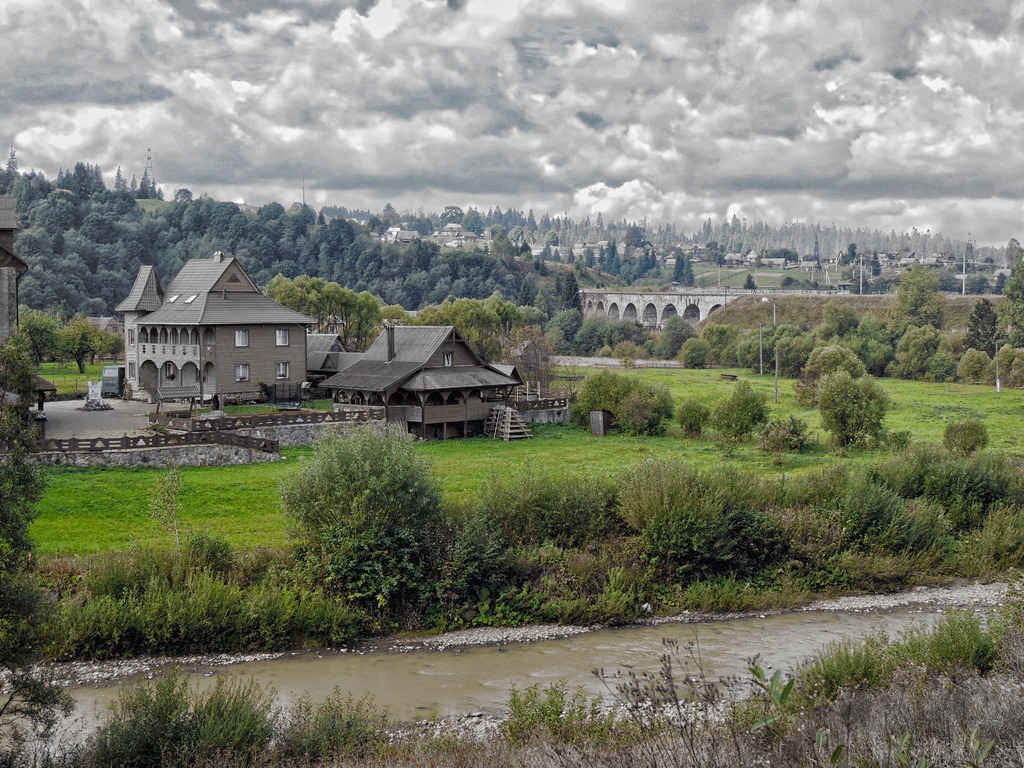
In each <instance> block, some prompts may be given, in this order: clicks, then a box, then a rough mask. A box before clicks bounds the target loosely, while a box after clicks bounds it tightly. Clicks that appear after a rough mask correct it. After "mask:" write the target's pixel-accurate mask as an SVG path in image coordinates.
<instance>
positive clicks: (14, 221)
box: [0, 195, 28, 344]
mask: <svg viewBox="0 0 1024 768" xmlns="http://www.w3.org/2000/svg"><path fill="white" fill-rule="evenodd" d="M17 234H18V214H17V213H16V211H15V209H14V198H13V197H11V196H10V195H0V344H3V343H4V342H5V341H7V339H8V337H9V336H10V335H11V334H12V333H14V329H15V328H16V327H17V326H18V280H20V279H21V276H22V275H23V274H25V272H26V271H28V265H27V264H26V263H25V262H24V261H22V260H21V259H19V258H18V257H17V256H16V255H15V254H14V238H15V236H16V235H17Z"/></svg>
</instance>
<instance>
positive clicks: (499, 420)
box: [484, 405, 530, 443]
mask: <svg viewBox="0 0 1024 768" xmlns="http://www.w3.org/2000/svg"><path fill="white" fill-rule="evenodd" d="M484 434H485V435H487V436H488V437H500V438H501V439H502V440H504V441H505V442H506V443H507V442H508V441H509V440H522V439H523V438H529V437H530V432H529V430H528V429H527V428H526V425H525V424H523V420H522V419H521V418H519V412H518V411H517V410H516V409H515V408H509V407H508V406H504V405H496V406H494V407H493V408H491V413H490V415H489V416H488V417H487V422H486V423H485V424H484Z"/></svg>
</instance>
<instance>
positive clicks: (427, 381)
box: [321, 325, 522, 392]
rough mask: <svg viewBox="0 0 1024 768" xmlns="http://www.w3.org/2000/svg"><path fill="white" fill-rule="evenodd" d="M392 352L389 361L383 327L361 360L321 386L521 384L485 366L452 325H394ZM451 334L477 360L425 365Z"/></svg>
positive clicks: (386, 388) (427, 387) (421, 388)
mask: <svg viewBox="0 0 1024 768" xmlns="http://www.w3.org/2000/svg"><path fill="white" fill-rule="evenodd" d="M394 333H395V355H394V357H393V358H392V359H391V361H390V362H389V361H388V359H387V358H388V340H387V335H388V334H387V331H386V330H385V332H384V333H382V334H381V335H380V336H378V337H377V340H376V341H375V342H373V344H372V345H371V346H370V348H369V349H368V350H366V352H365V353H363V356H362V358H361V359H359V360H357V361H356V362H354V363H353V364H352V365H350V366H349V367H348V368H346V369H344V370H343V371H340V372H339V373H336V374H335V375H333V376H331V377H330V378H329V379H327V380H326V381H325V382H324V383H323V384H322V385H321V386H324V387H327V388H330V389H347V390H352V391H362V392H387V391H394V390H396V389H404V390H411V391H414V392H421V391H428V390H434V389H463V388H475V387H502V386H512V385H515V384H520V383H522V382H521V381H519V380H517V379H516V378H513V377H512V376H507V375H505V374H504V373H501V372H499V371H497V370H495V369H494V368H493V367H492V366H489V365H487V364H486V363H484V362H483V360H481V359H480V358H479V356H478V355H477V354H476V353H475V352H473V350H472V347H470V346H469V344H468V343H466V341H465V340H464V339H463V338H462V337H461V335H459V333H458V331H456V330H455V326H452V325H399V326H395V328H394ZM452 334H454V335H455V338H456V340H457V341H460V342H462V343H463V344H464V345H465V347H466V349H467V350H469V352H470V354H471V356H472V357H473V358H474V360H475V361H476V364H475V365H457V366H453V367H445V368H427V363H429V362H430V358H431V356H432V355H433V354H434V352H436V351H437V348H438V347H440V346H441V344H443V343H444V341H445V340H446V339H447V338H448V337H449V336H450V335H452Z"/></svg>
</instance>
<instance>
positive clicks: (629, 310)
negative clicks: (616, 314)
mask: <svg viewBox="0 0 1024 768" xmlns="http://www.w3.org/2000/svg"><path fill="white" fill-rule="evenodd" d="M622 319H623V320H625V321H626V322H627V323H635V322H636V304H634V303H633V302H632V301H631V302H629V304H627V305H626V308H625V309H623V310H622Z"/></svg>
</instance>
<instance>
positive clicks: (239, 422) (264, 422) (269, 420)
mask: <svg viewBox="0 0 1024 768" xmlns="http://www.w3.org/2000/svg"><path fill="white" fill-rule="evenodd" d="M383 420H384V409H383V408H367V407H365V406H353V407H352V408H351V409H346V410H341V411H310V412H308V413H307V412H302V411H300V412H298V413H254V414H248V415H243V416H225V417H223V418H220V419H189V418H181V417H177V416H170V415H167V414H163V413H150V414H149V423H150V424H158V425H159V426H161V427H166V428H167V429H176V430H179V431H181V432H200V433H204V432H217V431H220V430H232V429H255V428H257V427H281V426H295V425H300V424H345V423H349V422H358V421H383Z"/></svg>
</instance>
